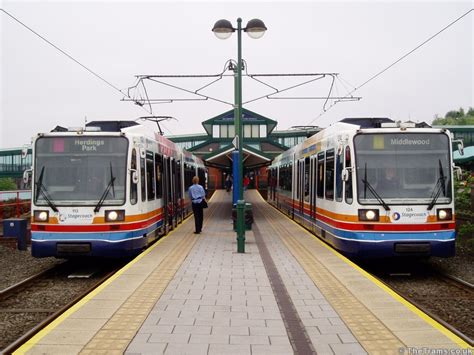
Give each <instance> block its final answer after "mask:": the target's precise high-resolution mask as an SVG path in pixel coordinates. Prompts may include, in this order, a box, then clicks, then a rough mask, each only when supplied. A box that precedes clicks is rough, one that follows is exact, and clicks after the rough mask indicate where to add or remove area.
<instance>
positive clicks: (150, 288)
mask: <svg viewBox="0 0 474 355" xmlns="http://www.w3.org/2000/svg"><path fill="white" fill-rule="evenodd" d="M195 242H196V238H195V237H193V236H192V235H191V234H189V235H186V236H185V237H184V238H183V239H182V240H181V241H180V242H179V243H178V244H177V245H176V247H175V248H174V249H173V251H172V252H171V254H170V255H168V256H167V257H166V258H165V259H164V260H163V262H162V263H161V264H160V265H158V266H157V267H156V268H155V270H154V271H153V272H152V274H151V275H150V276H149V277H148V278H147V279H146V281H145V282H144V283H143V284H142V285H141V286H140V287H139V288H138V289H137V290H136V291H135V292H134V293H133V294H132V295H131V296H130V297H129V298H128V299H127V300H126V301H125V303H124V304H123V305H122V307H121V308H120V309H119V310H118V311H117V312H116V313H115V314H114V315H113V316H112V318H111V319H110V320H109V321H108V322H107V323H106V324H105V325H104V326H103V328H102V329H101V330H100V331H99V332H98V333H97V334H96V335H95V336H94V337H93V338H92V339H91V340H90V341H89V343H87V345H86V346H85V347H84V349H83V350H82V351H81V354H84V355H86V354H102V353H103V354H123V353H124V352H125V350H126V349H127V346H128V344H129V343H130V342H131V340H132V339H133V337H134V336H135V334H136V333H137V331H138V329H139V328H140V326H141V325H142V323H143V322H144V321H145V319H146V317H147V316H148V313H149V312H150V310H151V309H152V308H153V306H154V304H155V303H156V301H157V300H158V299H159V298H160V296H161V294H162V293H163V291H164V290H165V288H166V286H167V285H168V283H169V282H170V281H171V280H172V279H173V277H174V275H175V273H176V271H177V270H178V269H179V267H180V266H181V264H182V262H183V261H184V259H185V258H186V256H187V255H188V253H189V252H190V250H191V249H192V247H193V246H194V243H195Z"/></svg>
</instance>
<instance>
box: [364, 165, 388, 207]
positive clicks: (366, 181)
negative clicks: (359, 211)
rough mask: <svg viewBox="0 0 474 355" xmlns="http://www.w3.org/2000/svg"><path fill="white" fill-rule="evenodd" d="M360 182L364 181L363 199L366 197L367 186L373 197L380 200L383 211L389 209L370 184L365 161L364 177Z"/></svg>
mask: <svg viewBox="0 0 474 355" xmlns="http://www.w3.org/2000/svg"><path fill="white" fill-rule="evenodd" d="M362 182H363V183H364V199H365V198H367V188H369V191H370V192H372V195H374V196H375V198H376V199H377V201H379V202H380V204H381V205H382V206H383V208H384V209H385V211H390V207H389V206H388V205H387V203H386V202H385V201H384V200H383V199H382V197H380V195H379V194H378V193H377V191H375V189H374V188H373V187H372V185H371V184H370V183H369V181H368V180H367V163H365V169H364V178H363V179H362Z"/></svg>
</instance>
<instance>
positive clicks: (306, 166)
mask: <svg viewBox="0 0 474 355" xmlns="http://www.w3.org/2000/svg"><path fill="white" fill-rule="evenodd" d="M304 199H305V201H309V157H306V159H305V160H304Z"/></svg>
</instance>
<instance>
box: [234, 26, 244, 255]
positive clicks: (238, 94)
mask: <svg viewBox="0 0 474 355" xmlns="http://www.w3.org/2000/svg"><path fill="white" fill-rule="evenodd" d="M234 75H235V76H236V84H235V106H236V108H235V114H234V115H235V116H234V124H235V127H236V128H237V129H238V131H237V135H238V137H239V138H238V141H239V164H238V166H239V179H238V181H239V199H238V200H237V206H236V209H237V221H236V222H237V223H236V227H237V228H236V229H237V253H245V225H244V224H245V200H244V184H243V177H244V167H243V164H242V160H243V159H242V153H243V150H242V147H243V145H244V135H243V132H242V131H243V125H242V19H241V18H240V17H239V18H238V19H237V73H235V74H234Z"/></svg>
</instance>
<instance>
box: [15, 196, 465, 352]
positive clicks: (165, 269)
mask: <svg viewBox="0 0 474 355" xmlns="http://www.w3.org/2000/svg"><path fill="white" fill-rule="evenodd" d="M230 199H231V196H230V194H228V193H226V192H225V191H217V192H216V193H215V194H214V196H213V198H212V199H211V201H210V203H209V209H207V210H206V211H205V217H204V228H203V232H202V234H200V235H198V236H196V235H194V234H193V233H192V232H193V230H194V228H193V227H194V221H193V218H192V217H190V218H188V219H187V220H186V221H184V222H183V223H182V224H181V225H180V226H179V227H178V228H177V229H175V230H174V231H172V232H171V233H170V234H169V235H168V236H167V237H165V238H162V239H161V240H160V241H159V242H158V243H156V244H155V245H154V246H153V247H151V248H149V249H148V250H147V251H146V252H145V253H143V254H141V255H140V256H139V257H138V258H136V259H135V260H134V261H132V262H131V263H130V264H128V265H127V266H125V267H124V268H123V269H121V270H120V271H119V272H118V273H117V274H116V275H114V276H113V277H112V278H111V279H110V280H108V281H107V282H106V283H105V284H103V285H101V286H100V287H99V288H98V289H96V290H95V291H93V292H92V293H91V294H89V295H88V296H87V297H86V298H84V299H83V300H82V301H80V302H79V303H78V304H76V305H75V306H74V307H73V308H71V309H70V310H68V311H67V312H65V313H64V314H63V315H62V316H61V317H60V318H59V319H57V320H56V321H55V322H53V323H52V324H51V325H49V326H48V327H47V328H45V329H44V330H43V331H41V332H40V333H39V334H38V335H37V336H35V337H34V338H32V339H31V340H30V341H29V342H28V343H26V344H25V345H24V346H23V347H22V348H20V349H19V350H18V351H17V352H16V353H27V354H123V353H126V354H161V353H165V354H291V353H299V354H307V353H318V354H365V353H369V354H400V353H406V354H414V353H415V352H414V351H415V350H416V349H423V348H430V349H460V348H467V347H468V345H467V344H466V343H464V342H463V341H462V340H461V339H459V338H458V337H456V336H455V335H454V334H452V333H451V332H449V331H448V330H447V329H445V328H444V327H443V326H441V325H440V324H438V323H436V322H435V321H434V320H432V319H431V318H429V317H428V316H426V315H424V314H423V313H422V312H420V311H419V310H418V309H416V308H415V307H414V306H412V305H410V304H409V303H407V302H406V301H404V300H403V299H401V298H400V297H398V296H397V295H396V294H394V293H393V292H392V291H390V290H389V289H388V288H386V287H385V286H383V285H382V284H381V283H379V282H378V281H377V280H375V279H373V278H372V277H371V276H370V275H368V274H367V273H365V272H364V271H363V270H361V269H360V268H358V267H357V266H356V265H354V264H353V263H351V262H350V261H349V260H347V259H346V258H344V257H342V256H340V255H339V254H338V253H336V252H334V251H333V250H332V249H330V248H329V247H328V246H326V244H324V243H323V242H321V241H320V240H319V239H317V238H316V237H314V236H313V235H312V234H310V233H309V232H308V231H306V230H305V229H303V228H301V227H300V226H299V225H297V224H296V223H294V222H293V221H291V220H290V219H288V218H286V217H285V216H284V215H283V214H281V213H280V212H278V211H277V210H276V209H274V208H273V207H271V206H270V205H269V204H267V203H266V202H265V201H264V200H263V199H262V198H261V197H260V195H259V194H258V193H257V192H256V191H254V190H251V191H247V192H246V196H245V199H246V200H247V201H250V202H251V203H252V204H253V211H254V215H255V222H254V224H253V228H252V230H251V231H247V232H246V252H245V254H239V253H237V252H236V251H237V244H236V235H235V232H233V231H232V221H231V203H230Z"/></svg>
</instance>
